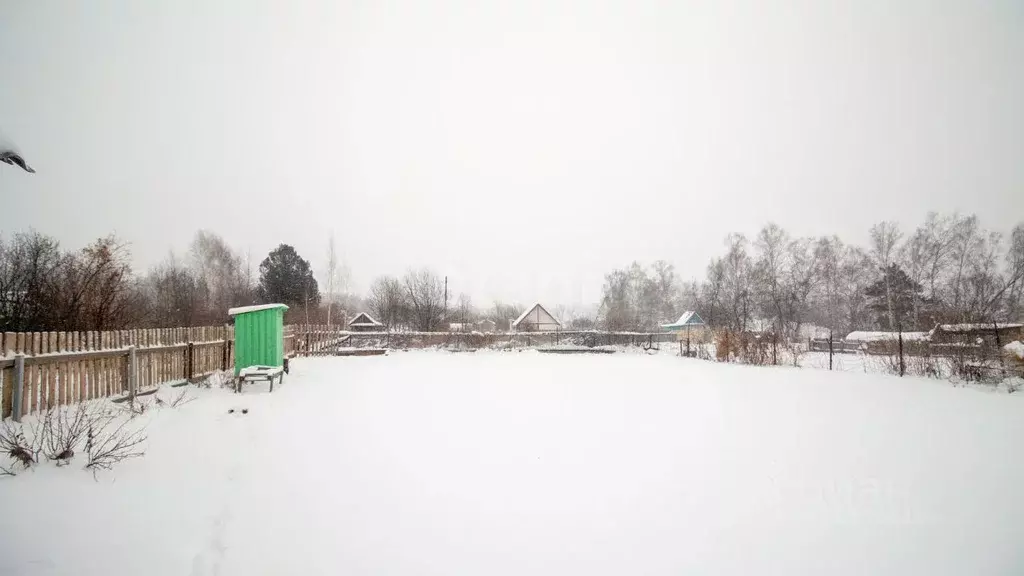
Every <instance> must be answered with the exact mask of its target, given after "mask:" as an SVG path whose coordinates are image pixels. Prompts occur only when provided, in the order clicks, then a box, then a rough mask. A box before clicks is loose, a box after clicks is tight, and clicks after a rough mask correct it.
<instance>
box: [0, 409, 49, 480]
mask: <svg viewBox="0 0 1024 576" xmlns="http://www.w3.org/2000/svg"><path fill="white" fill-rule="evenodd" d="M51 414H52V410H51V412H47V414H46V415H45V416H44V417H42V418H40V419H38V420H36V421H35V423H34V424H32V425H31V426H29V425H25V424H20V423H16V422H12V421H10V420H5V421H3V423H2V424H0V450H2V451H3V453H4V454H6V455H7V456H8V457H9V458H11V459H12V460H14V465H12V466H10V467H7V468H3V470H2V471H3V473H4V474H9V475H13V474H14V470H15V466H17V465H18V464H21V466H22V469H23V470H25V469H28V468H30V467H32V466H33V465H34V464H36V463H37V462H39V453H40V452H42V451H43V446H44V444H45V442H46V436H47V434H48V432H49V429H50V427H49V424H48V421H49V418H50V415H51ZM26 431H27V432H28V434H26Z"/></svg>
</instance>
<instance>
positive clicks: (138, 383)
mask: <svg viewBox="0 0 1024 576" xmlns="http://www.w3.org/2000/svg"><path fill="white" fill-rule="evenodd" d="M233 343H234V334H233V329H232V328H231V327H230V326H205V327H192V328H155V329H144V330H114V331H103V332H96V331H90V332H5V333H3V334H0V352H2V355H0V417H3V418H7V417H9V416H14V417H15V418H16V419H20V418H21V416H24V415H27V414H32V413H39V412H42V411H45V410H47V409H49V408H52V407H55V406H59V405H66V404H73V403H76V402H81V401H83V400H92V399H96V398H106V397H111V396H120V395H124V394H127V393H129V392H131V391H134V392H138V391H144V390H145V389H148V388H155V387H157V386H159V385H161V384H164V383H167V382H175V381H184V380H188V379H192V378H200V377H204V376H207V375H209V374H212V373H213V372H215V371H217V370H224V369H227V368H228V367H230V366H232V365H233V364H234V354H233V348H234V347H233ZM133 365H134V370H132V369H131V368H132V366H133ZM16 409H17V410H16ZM16 412H17V413H16Z"/></svg>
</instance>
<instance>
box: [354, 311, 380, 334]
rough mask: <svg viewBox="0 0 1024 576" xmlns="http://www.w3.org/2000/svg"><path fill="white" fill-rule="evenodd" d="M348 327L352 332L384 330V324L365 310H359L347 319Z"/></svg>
mask: <svg viewBox="0 0 1024 576" xmlns="http://www.w3.org/2000/svg"><path fill="white" fill-rule="evenodd" d="M348 329H349V330H351V331H352V332H380V331H382V330H384V325H383V324H381V323H380V322H377V321H376V320H374V319H373V317H372V316H370V315H369V314H367V313H366V312H360V313H359V314H356V315H355V316H353V317H352V319H351V320H349V322H348Z"/></svg>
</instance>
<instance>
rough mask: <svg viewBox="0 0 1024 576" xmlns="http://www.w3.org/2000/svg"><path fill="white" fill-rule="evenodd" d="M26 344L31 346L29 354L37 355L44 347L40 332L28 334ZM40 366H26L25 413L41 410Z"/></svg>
mask: <svg viewBox="0 0 1024 576" xmlns="http://www.w3.org/2000/svg"><path fill="white" fill-rule="evenodd" d="M25 340H26V342H25V344H26V345H27V346H29V349H28V351H27V352H28V354H31V355H32V356H37V355H38V354H39V350H40V349H41V348H42V337H41V334H40V333H39V332H32V333H31V335H30V336H26V338H25ZM39 393H40V388H39V368H38V367H35V366H33V367H32V368H31V369H30V368H29V367H28V366H27V365H26V366H25V411H24V413H25V414H31V413H32V412H33V411H36V410H39Z"/></svg>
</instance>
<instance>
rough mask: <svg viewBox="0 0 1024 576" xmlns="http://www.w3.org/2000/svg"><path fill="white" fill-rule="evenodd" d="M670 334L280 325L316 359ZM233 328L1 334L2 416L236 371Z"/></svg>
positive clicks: (648, 341)
mask: <svg viewBox="0 0 1024 576" xmlns="http://www.w3.org/2000/svg"><path fill="white" fill-rule="evenodd" d="M675 338H676V336H675V335H674V334H672V333H664V332H659V333H646V332H644V333H641V332H599V331H561V332H515V333H487V334H482V333H479V332H348V331H345V330H341V329H340V327H338V326H332V327H327V326H313V325H288V326H285V327H284V354H285V357H286V358H288V357H292V356H315V355H324V354H331V353H333V352H334V351H336V350H338V349H340V348H359V347H376V348H427V347H454V348H506V347H514V348H521V347H531V346H547V345H576V346H605V345H635V346H648V347H654V346H657V345H659V344H660V343H667V342H674V341H675ZM234 363H235V358H234V329H233V328H232V327H231V326H227V325H225V326H204V327H193V328H157V329H142V330H114V331H106V332H5V333H0V417H2V418H7V417H11V416H13V417H14V418H15V419H18V420H20V419H21V417H22V416H25V415H28V414H38V413H40V412H45V411H46V410H48V409H50V408H53V407H56V406H63V405H68V404H74V403H76V402H82V401H85V400H93V399H97V398H113V399H120V398H127V397H129V396H130V395H132V394H140V393H144V392H146V391H147V390H155V389H156V387H157V386H160V385H161V384H167V383H176V382H186V381H190V380H197V379H200V378H203V377H206V376H209V375H210V374H212V373H214V372H216V371H218V370H229V369H231V368H233V367H234Z"/></svg>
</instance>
